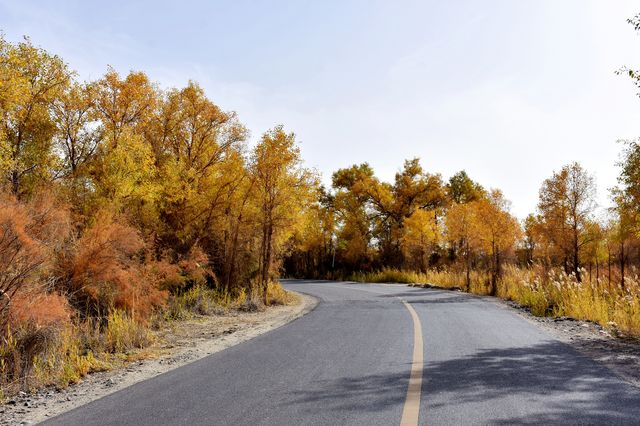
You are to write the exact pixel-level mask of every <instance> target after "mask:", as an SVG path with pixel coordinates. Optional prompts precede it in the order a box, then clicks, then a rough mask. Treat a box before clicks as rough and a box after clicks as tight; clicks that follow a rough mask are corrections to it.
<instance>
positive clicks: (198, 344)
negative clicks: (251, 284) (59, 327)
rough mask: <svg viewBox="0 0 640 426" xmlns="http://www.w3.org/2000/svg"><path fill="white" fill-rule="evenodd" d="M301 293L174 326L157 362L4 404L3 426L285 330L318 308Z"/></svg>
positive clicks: (163, 334) (37, 418) (0, 410)
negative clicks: (287, 302) (282, 302)
mask: <svg viewBox="0 0 640 426" xmlns="http://www.w3.org/2000/svg"><path fill="white" fill-rule="evenodd" d="M297 295H298V296H299V303H297V304H295V305H291V306H274V307H270V308H269V309H267V310H265V311H263V312H240V311H232V312H229V313H228V314H226V315H216V316H207V317H201V318H197V319H194V320H188V321H179V322H174V323H171V324H169V325H167V327H165V328H164V329H162V330H161V331H160V332H159V333H158V334H159V337H160V338H159V339H158V341H159V342H161V343H160V344H158V345H156V346H155V347H152V348H150V349H151V351H152V352H153V353H154V357H153V359H147V360H142V361H137V362H133V363H130V364H128V365H127V366H126V367H125V368H122V369H118V370H112V371H105V372H100V373H94V374H90V375H88V376H86V377H85V378H84V379H83V381H82V382H80V383H78V384H76V385H72V386H70V387H69V388H67V389H64V390H56V389H53V388H50V389H42V390H40V391H39V392H37V393H36V394H26V393H24V392H21V393H20V394H19V395H17V396H16V397H14V398H12V399H11V400H9V401H8V402H7V403H6V404H4V405H1V406H0V425H28V424H35V423H38V422H41V421H44V420H46V419H47V418H50V417H54V416H57V415H59V414H62V413H64V412H66V411H69V410H71V409H73V408H76V407H79V406H81V405H84V404H87V403H89V402H91V401H94V400H96V399H98V398H102V397H103V396H106V395H109V394H111V393H114V392H117V391H119V390H121V389H124V388H126V387H128V386H131V385H133V384H135V383H138V382H141V381H143V380H146V379H150V378H152V377H154V376H157V375H159V374H162V373H165V372H167V371H169V370H173V369H175V368H178V367H181V366H183V365H185V364H188V363H190V362H193V361H196V360H198V359H200V358H204V357H205V356H207V355H211V354H213V353H216V352H219V351H221V350H223V349H226V348H228V347H230V346H234V345H237V344H238V343H241V342H244V341H246V340H249V339H251V338H253V337H256V336H258V335H260V334H263V333H266V332H267V331H270V330H273V329H275V328H277V327H280V326H282V325H284V324H286V323H288V322H290V321H293V320H294V319H296V318H299V317H301V316H302V315H304V314H306V313H307V312H309V311H311V310H312V309H313V308H314V307H315V306H316V305H317V300H316V299H314V298H313V297H311V296H307V295H304V294H297Z"/></svg>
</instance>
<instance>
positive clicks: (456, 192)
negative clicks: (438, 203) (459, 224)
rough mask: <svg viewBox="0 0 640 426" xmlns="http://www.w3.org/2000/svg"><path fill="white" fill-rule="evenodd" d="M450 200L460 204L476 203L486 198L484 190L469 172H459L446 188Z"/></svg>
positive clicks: (450, 179) (452, 177)
mask: <svg viewBox="0 0 640 426" xmlns="http://www.w3.org/2000/svg"><path fill="white" fill-rule="evenodd" d="M446 190H447V195H448V196H449V198H450V199H451V200H452V201H453V202H455V203H458V204H462V203H468V202H471V201H476V200H478V199H480V198H481V197H482V196H484V193H485V190H484V188H483V187H482V186H481V185H480V184H479V183H477V182H474V181H473V180H471V178H470V177H469V175H467V172H465V171H464V170H461V171H459V172H458V173H456V174H454V175H453V176H451V178H449V183H448V184H447V187H446Z"/></svg>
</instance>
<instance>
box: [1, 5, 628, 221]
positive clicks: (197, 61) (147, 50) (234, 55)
mask: <svg viewBox="0 0 640 426" xmlns="http://www.w3.org/2000/svg"><path fill="white" fill-rule="evenodd" d="M638 12H640V2H637V1H622V0H620V1H615V0H608V1H604V0H603V1H588V0H580V1H571V0H549V1H544V0H529V1H527V0H521V1H511V0H503V1H491V0H485V1H482V2H480V1H462V0H455V1H427V0H423V1H375V0H372V1H355V0H353V1H349V0H343V1H334V0H329V1H304V0H299V1H267V0H265V1H261V2H258V1H245V0H237V1H232V0H229V1H206V2H205V1H200V2H198V1H186V0H184V1H174V2H161V1H158V0H155V1H108V2H105V1H102V2H98V1H87V0H82V1H61V0H58V1H45V0H40V1H36V0H13V1H7V0H0V30H1V31H3V32H4V34H5V37H6V38H7V39H9V40H11V41H18V40H20V39H21V37H22V36H25V35H26V36H29V37H30V38H31V40H32V41H33V43H34V44H36V45H39V46H41V47H43V48H45V49H47V50H48V51H50V52H52V53H56V54H58V55H60V56H61V57H62V58H63V59H64V60H65V61H66V62H67V63H68V64H69V66H70V67H71V68H72V69H74V70H76V71H77V72H78V75H79V76H80V78H81V79H83V80H90V79H97V78H99V77H100V76H101V75H102V74H103V73H104V72H105V71H106V69H107V66H112V67H113V68H115V69H116V70H117V71H119V72H121V73H127V72H128V71H130V70H141V71H145V72H146V73H147V74H148V75H149V77H150V78H151V79H152V80H154V81H157V82H158V83H159V84H160V86H161V87H163V88H170V87H180V86H184V85H185V84H186V83H187V82H188V81H189V80H195V81H197V82H199V83H200V85H201V86H202V87H203V88H204V89H205V91H206V93H207V95H208V96H209V98H210V99H211V100H213V101H214V102H215V103H216V104H218V105H219V106H220V107H222V108H223V109H224V110H229V111H236V112H237V113H238V115H239V118H240V120H241V121H242V122H243V123H244V124H245V125H246V126H247V127H248V128H249V129H250V131H251V135H252V136H251V139H252V141H253V142H255V141H256V140H257V139H258V138H259V137H260V135H261V134H262V133H263V132H264V131H266V130H267V129H269V128H272V127H273V126H275V125H277V124H284V126H285V128H286V129H287V130H288V131H293V132H295V133H296V135H297V139H298V140H299V141H300V144H301V149H302V154H303V157H304V159H305V162H306V165H307V166H309V167H314V168H317V169H318V171H320V172H321V173H322V175H323V181H324V182H325V183H327V184H329V183H330V181H331V174H332V173H333V172H334V171H335V170H336V169H338V168H342V167H348V166H349V165H351V164H354V163H362V162H368V163H369V164H370V165H371V166H372V167H373V169H374V170H375V172H376V174H377V175H378V176H379V177H380V178H381V179H383V180H387V181H391V180H392V179H393V177H394V175H395V173H396V172H397V171H399V169H400V168H401V167H402V164H403V161H404V160H405V159H409V158H414V157H419V158H420V159H421V163H422V165H423V166H424V168H425V169H426V170H427V171H429V172H431V173H441V174H442V176H443V178H444V179H448V178H449V177H450V176H451V175H452V174H454V173H455V172H457V171H459V170H462V169H464V170H466V171H467V173H468V174H469V175H470V176H471V177H472V178H473V179H474V180H477V181H479V182H480V183H481V184H482V185H483V186H485V187H487V188H500V189H502V191H503V192H504V194H505V196H506V197H507V198H508V199H510V200H511V201H512V211H513V213H514V214H516V215H517V216H518V217H520V218H523V217H525V216H526V215H527V214H528V213H530V212H533V211H534V210H535V208H536V204H537V198H538V191H539V189H540V185H541V183H542V181H543V180H544V179H546V178H547V177H549V176H550V175H551V174H552V173H553V171H557V170H559V169H560V168H561V167H562V166H563V165H565V164H568V163H571V162H573V161H578V162H580V163H581V164H582V165H583V166H584V167H585V168H586V169H588V170H589V171H590V172H591V173H592V174H593V175H594V176H595V179H596V183H597V185H598V200H599V203H600V205H601V206H602V207H603V208H604V207H606V206H607V205H609V195H608V188H611V187H613V186H614V185H616V183H617V182H616V177H617V175H618V168H617V167H616V165H615V164H616V162H617V161H618V159H619V154H620V151H621V148H622V146H621V145H620V144H619V143H617V141H618V140H621V139H632V138H636V137H640V98H639V97H638V96H637V95H636V90H635V88H634V86H633V84H632V83H631V81H630V80H629V79H628V78H626V77H624V76H619V75H616V74H615V71H616V70H617V69H619V68H620V67H622V66H624V65H627V66H630V67H632V68H633V67H637V68H640V34H637V33H636V32H635V31H634V30H633V28H632V27H631V25H629V24H627V23H626V19H627V18H630V17H632V16H634V15H635V14H636V13H638Z"/></svg>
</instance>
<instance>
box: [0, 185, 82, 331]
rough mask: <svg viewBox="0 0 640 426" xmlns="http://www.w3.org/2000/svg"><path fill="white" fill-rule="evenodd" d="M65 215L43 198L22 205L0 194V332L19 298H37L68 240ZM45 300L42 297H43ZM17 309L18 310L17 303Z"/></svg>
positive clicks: (46, 197) (44, 196)
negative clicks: (47, 274) (25, 295)
mask: <svg viewBox="0 0 640 426" xmlns="http://www.w3.org/2000/svg"><path fill="white" fill-rule="evenodd" d="M69 230H70V226H69V214H68V211H67V210H66V209H65V208H64V207H62V206H60V205H57V204H56V203H55V201H54V200H53V198H51V197H49V196H46V195H43V196H41V197H38V198H36V199H34V200H33V201H30V202H28V203H22V202H19V201H18V200H16V199H15V197H13V196H11V195H8V194H6V193H0V328H1V330H2V331H0V332H1V333H4V332H5V331H6V325H7V322H8V320H9V311H10V310H11V309H12V305H13V304H14V302H15V301H14V300H13V299H14V298H16V297H17V296H18V294H19V293H20V294H27V293H29V294H31V295H35V296H37V297H40V293H42V292H43V291H44V290H45V289H44V281H45V278H46V277H45V275H46V273H47V272H48V271H49V269H50V267H51V266H52V265H53V263H54V260H55V255H56V253H58V252H59V251H60V250H61V249H62V248H63V245H64V243H65V242H66V240H67V239H68V236H69ZM42 297H45V295H42ZM16 309H20V306H19V303H18V306H16Z"/></svg>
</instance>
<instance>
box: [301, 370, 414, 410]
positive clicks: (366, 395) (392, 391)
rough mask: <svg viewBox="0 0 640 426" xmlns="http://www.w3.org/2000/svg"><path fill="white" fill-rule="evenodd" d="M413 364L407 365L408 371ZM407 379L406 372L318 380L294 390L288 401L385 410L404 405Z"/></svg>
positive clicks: (318, 407)
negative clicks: (291, 398) (291, 397)
mask: <svg viewBox="0 0 640 426" xmlns="http://www.w3.org/2000/svg"><path fill="white" fill-rule="evenodd" d="M410 368H411V367H410V366H409V365H407V366H406V371H409V369H410ZM408 383H409V375H408V373H406V372H401V373H390V374H374V375H368V376H358V377H342V378H339V379H335V380H318V381H316V382H314V383H313V385H312V386H307V387H305V388H304V389H296V390H295V391H292V392H291V395H293V396H294V398H293V400H291V401H290V403H289V404H292V405H297V404H302V405H303V406H304V409H305V411H308V412H316V411H324V410H327V409H328V410H344V411H353V412H354V413H358V412H362V411H366V412H370V411H380V412H383V411H386V410H389V409H390V408H391V407H393V406H397V407H402V404H403V403H404V400H405V396H406V392H407V386H408ZM399 409H401V408H399Z"/></svg>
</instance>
